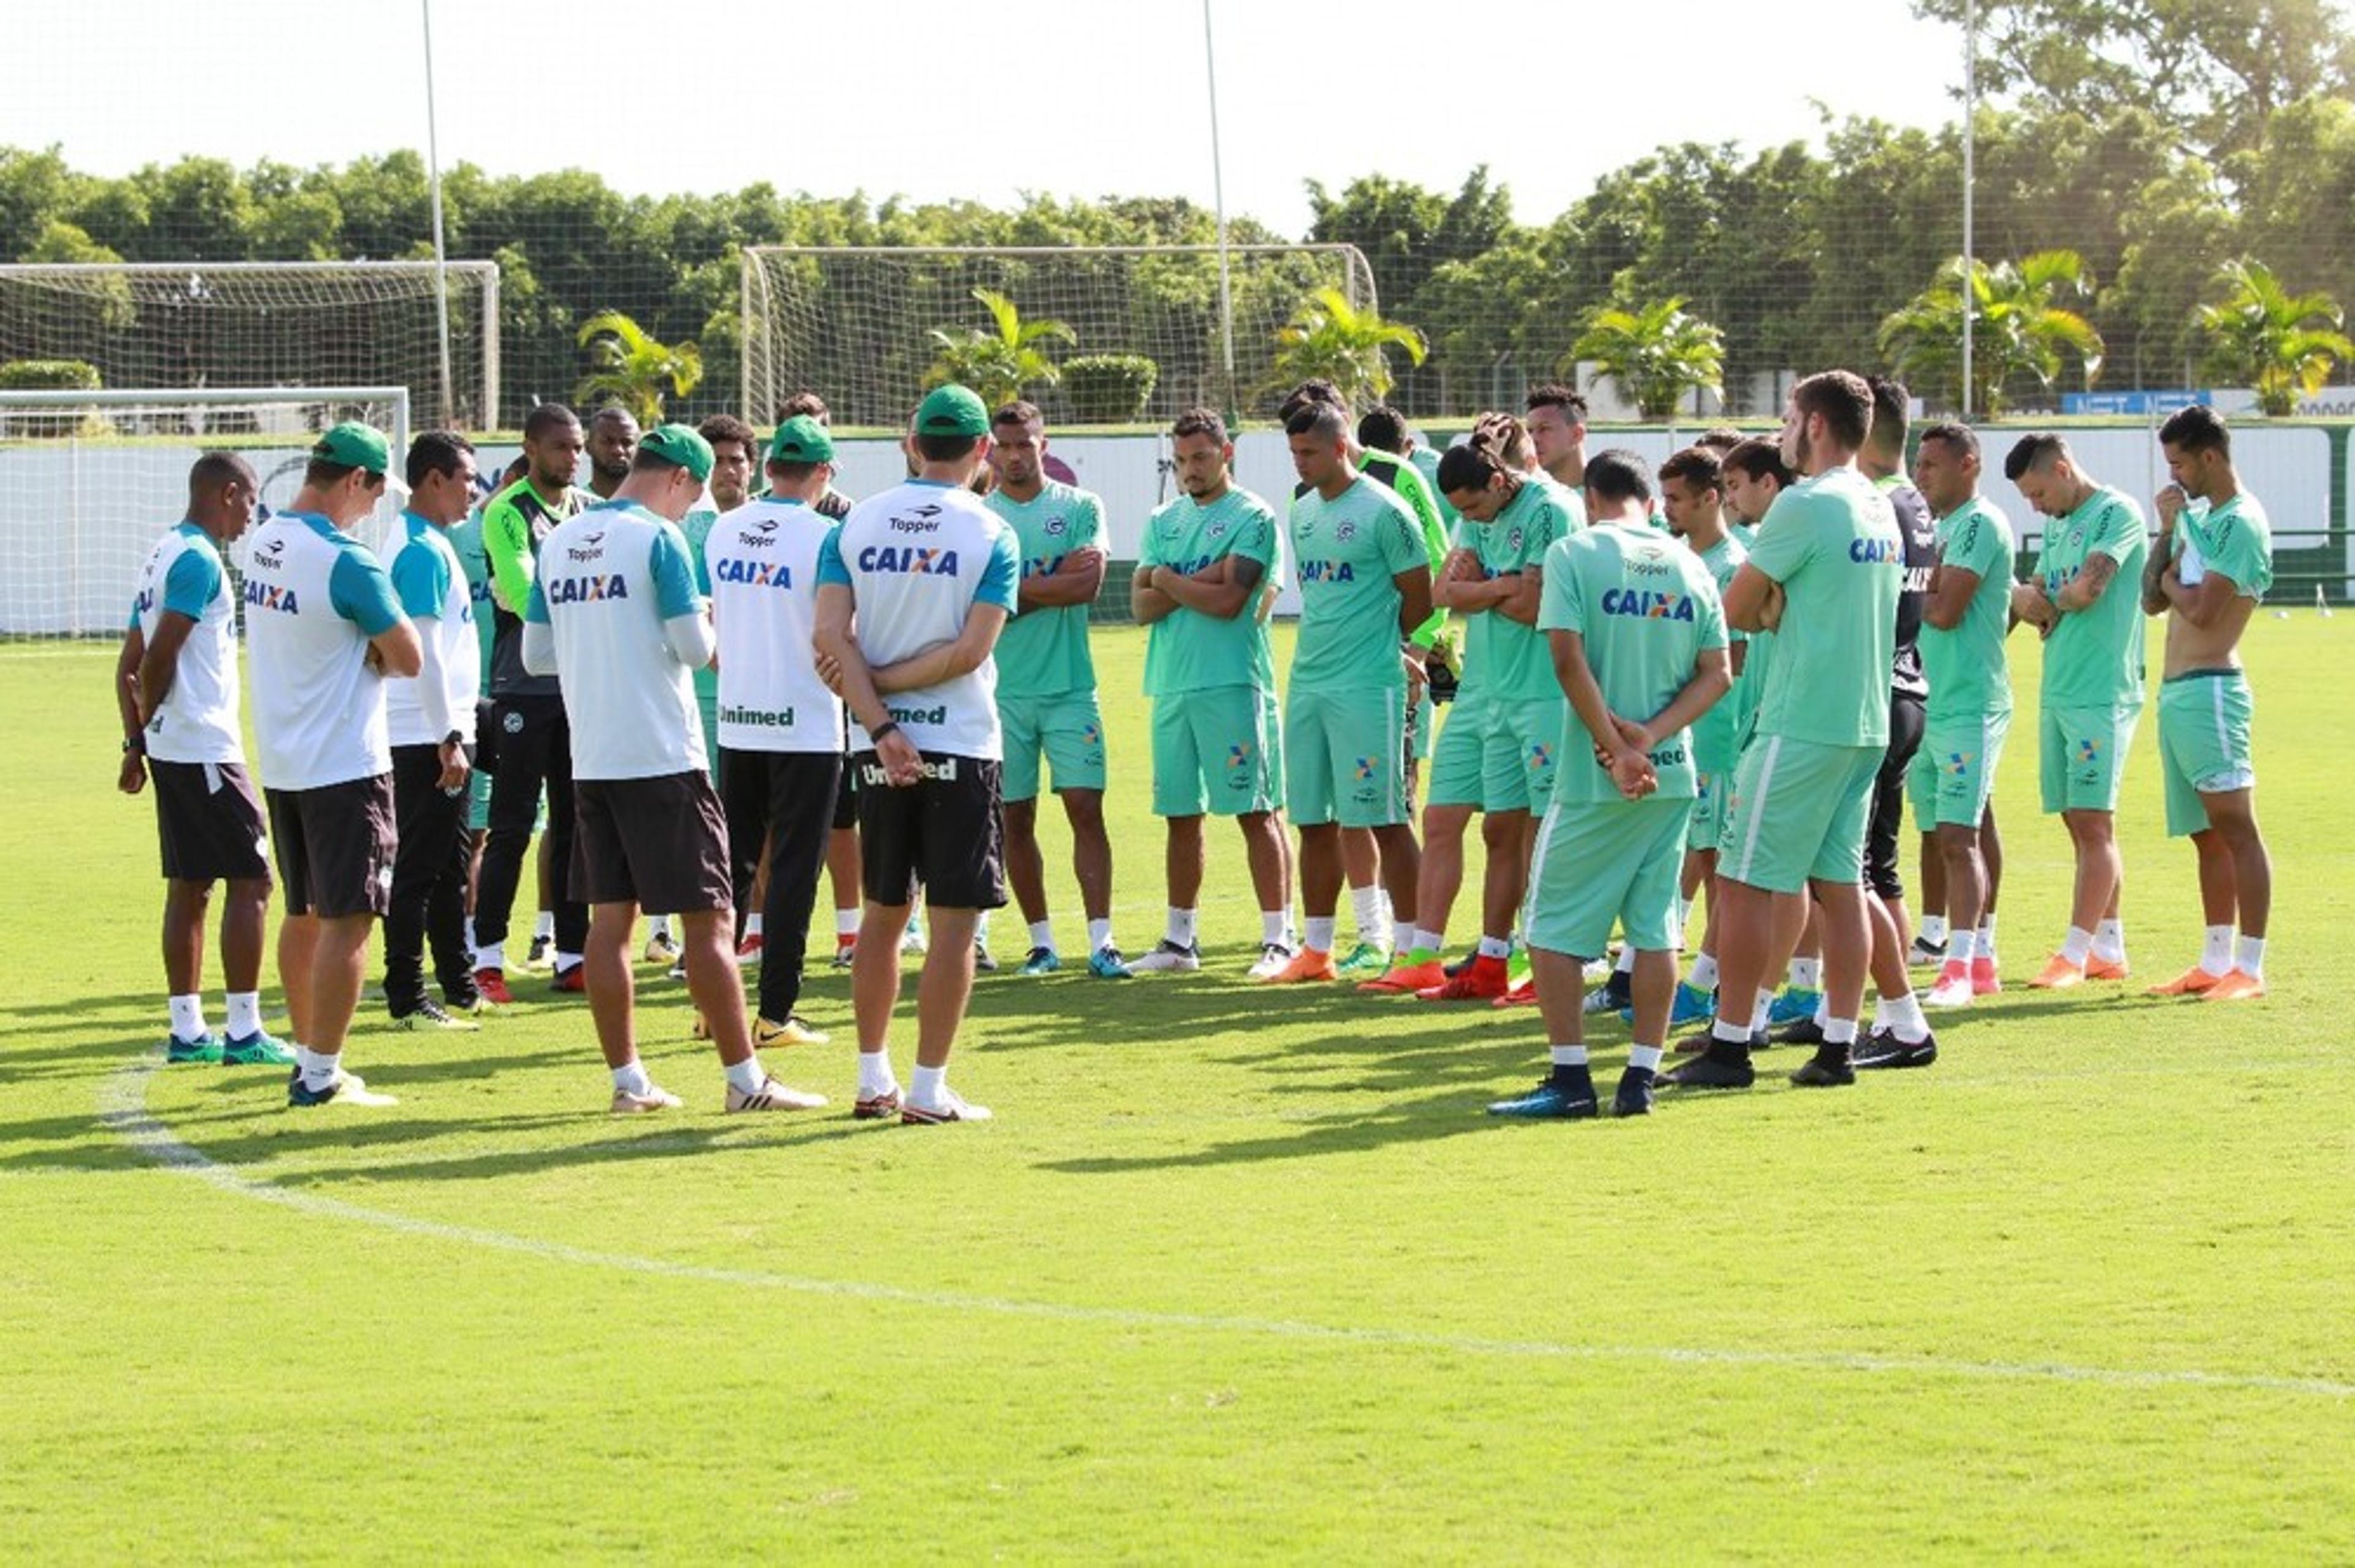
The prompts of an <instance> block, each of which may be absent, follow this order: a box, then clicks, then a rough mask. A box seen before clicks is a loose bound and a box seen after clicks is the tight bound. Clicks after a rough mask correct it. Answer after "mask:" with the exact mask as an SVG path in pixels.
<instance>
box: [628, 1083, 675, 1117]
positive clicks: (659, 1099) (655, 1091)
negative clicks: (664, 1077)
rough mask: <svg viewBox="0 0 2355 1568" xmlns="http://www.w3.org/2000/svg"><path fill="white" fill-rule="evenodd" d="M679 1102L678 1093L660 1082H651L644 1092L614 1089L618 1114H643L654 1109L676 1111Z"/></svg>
mask: <svg viewBox="0 0 2355 1568" xmlns="http://www.w3.org/2000/svg"><path fill="white" fill-rule="evenodd" d="M679 1104H680V1101H679V1097H678V1096H677V1095H676V1094H674V1093H671V1092H670V1091H669V1090H667V1089H666V1088H664V1087H663V1086H662V1085H661V1084H659V1083H649V1084H647V1085H646V1092H645V1093H643V1094H634V1093H631V1092H630V1091H629V1090H627V1089H616V1090H614V1091H613V1115H617V1116H643V1115H646V1114H647V1113H649V1112H652V1111H676V1110H677V1109H678V1107H679Z"/></svg>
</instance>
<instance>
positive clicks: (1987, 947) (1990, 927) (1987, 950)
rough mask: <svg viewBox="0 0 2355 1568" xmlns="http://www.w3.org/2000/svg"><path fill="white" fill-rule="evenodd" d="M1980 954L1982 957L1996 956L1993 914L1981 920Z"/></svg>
mask: <svg viewBox="0 0 2355 1568" xmlns="http://www.w3.org/2000/svg"><path fill="white" fill-rule="evenodd" d="M1979 956H1980V957H1982V958H1992V957H1994V956H1995V916H1993V915H1988V916H1987V917H1986V918H1985V919H1983V920H1981V921H1980V922H1979Z"/></svg>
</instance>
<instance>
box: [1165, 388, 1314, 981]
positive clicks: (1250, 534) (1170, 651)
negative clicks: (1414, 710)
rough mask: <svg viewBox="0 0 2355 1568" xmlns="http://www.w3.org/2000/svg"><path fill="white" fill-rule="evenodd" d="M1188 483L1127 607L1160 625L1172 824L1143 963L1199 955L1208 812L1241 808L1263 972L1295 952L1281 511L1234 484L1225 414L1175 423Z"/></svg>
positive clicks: (1192, 413)
mask: <svg viewBox="0 0 2355 1568" xmlns="http://www.w3.org/2000/svg"><path fill="white" fill-rule="evenodd" d="M1170 450H1171V454H1172V456H1173V457H1174V458H1175V460H1176V465H1177V483H1178V486H1179V488H1181V489H1182V490H1184V491H1185V494H1184V495H1182V496H1178V497H1177V499H1176V500H1174V501H1171V502H1170V503H1169V504H1168V505H1167V506H1165V507H1162V508H1161V509H1160V510H1158V511H1156V512H1155V513H1154V514H1153V517H1152V518H1151V520H1150V521H1148V522H1147V523H1146V526H1145V539H1144V541H1143V543H1142V545H1141V546H1140V548H1139V550H1138V555H1137V562H1136V575H1135V579H1134V580H1132V581H1131V582H1130V584H1129V605H1130V608H1131V610H1132V611H1133V612H1134V613H1135V616H1136V621H1137V624H1139V625H1142V626H1146V627H1149V628H1151V629H1150V631H1149V632H1148V633H1147V634H1146V645H1145V690H1146V696H1148V697H1150V698H1152V699H1153V810H1154V815H1156V816H1159V817H1160V818H1162V820H1163V821H1164V822H1166V823H1167V825H1168V829H1167V831H1168V856H1167V866H1168V879H1169V915H1168V924H1167V929H1166V930H1165V932H1164V933H1163V935H1162V939H1161V941H1160V943H1159V944H1158V945H1156V947H1155V948H1154V949H1153V951H1151V952H1150V953H1146V954H1144V955H1140V956H1139V957H1138V958H1137V959H1136V960H1135V963H1133V964H1132V965H1130V967H1131V968H1132V969H1135V970H1136V971H1137V972H1138V973H1141V974H1151V973H1160V972H1164V971H1191V970H1195V969H1199V968H1200V967H1201V964H1202V954H1201V946H1200V944H1199V941H1198V940H1197V937H1196V921H1195V912H1196V907H1197V905H1198V903H1199V900H1200V896H1201V890H1202V870H1203V859H1204V844H1203V832H1202V818H1203V816H1204V815H1205V814H1206V813H1207V814H1209V815H1213V816H1231V817H1233V818H1234V819H1235V823H1236V826H1237V827H1239V828H1241V832H1242V839H1243V855H1244V858H1245V859H1246V860H1247V861H1248V862H1249V864H1250V867H1251V879H1252V891H1253V892H1254V893H1256V894H1257V895H1258V898H1259V911H1260V949H1259V961H1258V963H1257V964H1256V965H1253V974H1254V977H1257V978H1265V977H1266V976H1269V975H1273V974H1274V973H1276V972H1277V971H1278V970H1280V969H1282V968H1283V967H1284V965H1286V964H1288V963H1290V962H1291V960H1292V956H1293V954H1292V948H1291V944H1290V928H1291V921H1292V857H1291V853H1290V847H1289V846H1288V845H1287V844H1286V843H1285V842H1284V824H1283V819H1282V817H1281V816H1279V815H1278V813H1279V811H1280V810H1281V807H1282V804H1283V795H1284V746H1283V741H1282V738H1281V737H1280V736H1279V735H1278V733H1277V726H1276V723H1275V721H1274V700H1273V699H1274V694H1275V672H1274V666H1273V663H1272V662H1271V660H1270V658H1269V656H1268V642H1267V627H1266V624H1264V623H1263V621H1262V620H1261V619H1260V617H1259V613H1258V611H1259V606H1260V603H1261V602H1262V600H1263V596H1264V593H1265V591H1266V589H1267V585H1268V584H1269V582H1270V581H1272V580H1273V577H1274V572H1275V564H1276V560H1277V551H1278V550H1279V549H1280V548H1281V546H1280V542H1279V540H1278V539H1277V535H1276V521H1275V514H1274V513H1273V511H1271V510H1269V508H1268V505H1267V503H1266V502H1264V501H1263V500H1261V499H1260V498H1259V497H1258V496H1254V495H1252V493H1251V492H1250V491H1248V490H1244V489H1241V488H1239V487H1237V486H1236V485H1235V483H1234V458H1235V448H1234V443H1232V442H1231V441H1230V440H1229V439H1228V436H1227V426H1226V421H1224V420H1221V419H1220V417H1219V416H1218V415H1217V414H1215V413H1213V412H1211V411H1209V410H1208V409H1188V410H1187V411H1185V412H1184V413H1181V414H1179V415H1178V416H1177V423H1176V424H1174V425H1173V426H1171V427H1170Z"/></svg>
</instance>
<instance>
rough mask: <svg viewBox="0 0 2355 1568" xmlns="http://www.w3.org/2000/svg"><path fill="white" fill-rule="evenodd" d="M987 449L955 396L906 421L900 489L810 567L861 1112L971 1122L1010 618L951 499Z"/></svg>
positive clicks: (989, 544) (858, 515) (1015, 561)
mask: <svg viewBox="0 0 2355 1568" xmlns="http://www.w3.org/2000/svg"><path fill="white" fill-rule="evenodd" d="M988 452H989V411H987V410H986V409H985V408H984V407H983V406H982V402H981V400H980V399H979V398H977V397H975V395H974V394H973V393H972V392H971V391H970V390H968V389H965V388H964V387H957V386H948V387H941V388H938V389H934V390H933V391H932V392H931V393H929V394H927V395H926V397H925V399H924V400H923V401H922V403H921V404H919V405H918V407H917V409H916V418H915V427H914V430H913V432H912V433H911V439H910V455H911V459H913V460H914V461H915V462H916V463H917V464H918V465H919V466H918V470H917V475H916V477H915V478H913V479H911V480H909V481H908V482H907V483H905V484H903V485H894V486H892V487H891V488H890V489H889V490H886V491H884V492H883V493H882V494H881V495H879V496H871V497H869V498H868V499H867V500H865V501H862V502H860V503H859V504H858V506H856V507H852V508H851V512H850V516H849V517H847V518H845V519H844V520H843V522H842V525H841V527H840V528H837V529H836V530H835V533H834V535H833V536H832V537H831V538H830V539H827V541H826V552H825V554H824V555H823V556H822V557H821V558H820V559H819V562H818V606H817V610H818V617H817V651H818V655H819V659H820V668H821V669H823V670H825V671H826V672H827V674H828V677H829V679H830V680H831V681H832V683H833V684H834V685H835V686H836V688H837V690H839V691H840V692H841V694H842V697H843V700H844V701H845V702H846V703H847V705H848V707H849V709H850V714H851V717H852V719H853V720H856V722H855V723H854V724H853V725H852V728H851V734H850V749H851V760H852V765H853V766H854V767H856V768H857V769H858V838H859V856H860V859H861V860H862V861H863V862H864V866H863V869H864V872H865V881H866V884H867V912H866V919H865V921H864V922H863V923H862V924H861V926H860V928H859V933H858V956H857V958H856V959H855V960H854V961H853V963H852V965H851V971H850V982H851V1000H852V1004H853V1007H854V1009H855V1011H856V1013H857V1016H858V1053H859V1054H858V1109H857V1114H858V1115H860V1116H862V1117H878V1116H885V1115H890V1114H892V1113H893V1112H895V1111H896V1112H898V1113H899V1115H900V1120H901V1121H903V1122H918V1123H923V1122H954V1121H978V1120H981V1119H984V1118H986V1116H987V1115H989V1112H988V1111H987V1110H986V1109H985V1108H984V1107H982V1106H979V1105H975V1104H970V1103H968V1102H966V1101H964V1100H962V1099H960V1098H958V1096H957V1095H956V1093H955V1092H954V1091H953V1090H951V1089H950V1088H949V1086H948V1061H949V1053H950V1051H952V1050H953V1049H954V1047H955V1044H956V1034H957V1027H958V1025H959V1024H960V1023H961V1022H963V1020H964V1008H965V1002H966V999H967V998H968V997H970V996H971V995H972V991H973V965H974V953H973V943H974V928H975V925H976V924H977V923H979V921H980V918H981V912H982V911H983V910H986V909H996V908H998V907H1000V906H1002V905H1003V904H1004V903H1005V902H1006V881H1005V873H1004V868H1003V865H1002V862H1001V855H1002V848H1001V839H1002V837H1003V828H1002V827H1001V819H1000V813H999V799H998V768H999V761H1000V756H1001V752H1002V750H1003V744H1002V741H1001V738H1000V731H999V729H998V720H997V700H996V689H995V688H996V667H995V666H994V665H993V664H992V662H991V658H990V655H991V652H992V650H994V649H995V648H996V645H997V636H998V634H999V633H1000V632H1001V631H1003V630H1004V629H1005V626H1006V622H1007V616H1009V615H1011V614H1012V613H1013V611H1014V604H1015V595H1016V592H1017V591H1018V582H1019V581H1020V578H1021V571H1022V568H1021V558H1020V555H1019V553H1018V550H1017V549H1016V547H1015V543H1014V532H1013V530H1012V529H1011V528H1007V526H1006V524H1005V523H1004V522H1002V521H1001V520H999V518H998V517H996V514H994V513H992V512H991V511H990V510H989V508H988V507H985V506H983V505H982V504H981V500H980V498H979V497H978V496H975V495H973V494H972V492H971V491H970V490H968V489H967V488H966V486H967V485H970V484H971V483H972V480H973V477H974V475H975V474H976V473H977V472H979V470H980V468H981V465H982V463H983V461H984V460H985V459H986V457H987V455H988ZM919 888H922V890H924V895H925V902H926V905H927V906H928V912H929V914H930V917H931V926H932V941H931V944H930V951H929V952H928V953H927V954H926V955H925V958H924V973H923V978H922V982H921V983H920V985H919V986H918V988H917V998H916V1031H917V1032H916V1072H915V1079H914V1081H913V1082H912V1083H911V1084H910V1085H909V1087H908V1093H907V1095H906V1098H905V1099H904V1101H903V1100H902V1098H901V1096H900V1085H899V1083H898V1080H897V1079H896V1078H895V1077H894V1076H893V1074H892V1072H891V1059H890V1053H889V1040H888V1037H889V1034H890V1027H891V1013H892V1008H893V1005H894V1003H895V1002H896V1001H897V999H898V997H899V991H900V942H899V938H900V932H901V931H902V930H903V929H904V928H905V926H906V924H907V920H908V911H909V909H910V907H911V905H912V904H913V903H914V901H915V897H916V892H917V890H918V889H919Z"/></svg>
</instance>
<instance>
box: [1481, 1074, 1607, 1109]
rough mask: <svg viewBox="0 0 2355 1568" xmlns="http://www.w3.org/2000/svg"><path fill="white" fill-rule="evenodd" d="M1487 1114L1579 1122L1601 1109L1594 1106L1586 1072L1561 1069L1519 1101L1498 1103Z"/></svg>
mask: <svg viewBox="0 0 2355 1568" xmlns="http://www.w3.org/2000/svg"><path fill="white" fill-rule="evenodd" d="M1488 1114H1489V1115H1492V1116H1518V1117H1521V1118H1523V1119H1526V1120H1530V1121H1549V1120H1550V1121H1582V1120H1584V1119H1586V1118H1587V1117H1590V1116H1596V1115H1601V1114H1602V1110H1601V1107H1599V1106H1598V1105H1596V1104H1595V1103H1594V1080H1593V1078H1592V1077H1591V1076H1589V1075H1588V1073H1587V1071H1586V1069H1585V1068H1583V1067H1563V1068H1557V1069H1555V1071H1554V1072H1553V1073H1552V1074H1550V1076H1548V1077H1547V1078H1546V1079H1545V1080H1544V1082H1542V1083H1540V1084H1539V1085H1538V1086H1537V1087H1536V1088H1534V1089H1532V1090H1530V1091H1529V1093H1526V1094H1523V1095H1521V1096H1519V1097H1518V1099H1512V1100H1499V1101H1497V1103H1496V1104H1493V1105H1491V1106H1489V1107H1488Z"/></svg>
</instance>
